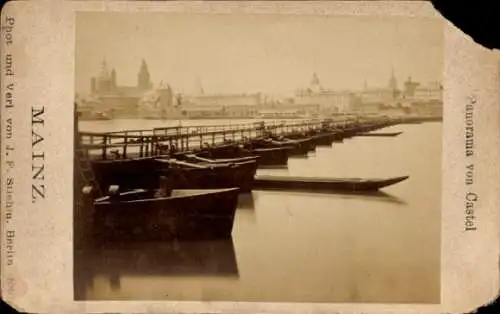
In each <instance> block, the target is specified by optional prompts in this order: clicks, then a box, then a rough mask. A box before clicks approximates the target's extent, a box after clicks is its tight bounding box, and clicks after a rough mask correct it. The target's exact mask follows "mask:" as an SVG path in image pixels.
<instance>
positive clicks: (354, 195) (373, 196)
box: [266, 189, 408, 206]
mask: <svg viewBox="0 0 500 314" xmlns="http://www.w3.org/2000/svg"><path fill="white" fill-rule="evenodd" d="M266 193H269V194H276V195H279V194H281V195H283V196H285V197H288V196H291V197H294V196H297V197H304V196H308V195H309V196H314V197H330V198H340V199H356V200H363V201H378V202H388V203H393V204H398V205H403V206H406V205H408V203H407V202H406V201H405V200H403V199H401V198H399V197H397V196H394V195H391V194H388V193H386V192H382V191H376V192H345V191H342V192H335V191H321V190H306V189H304V190H295V191H293V192H291V191H272V190H266Z"/></svg>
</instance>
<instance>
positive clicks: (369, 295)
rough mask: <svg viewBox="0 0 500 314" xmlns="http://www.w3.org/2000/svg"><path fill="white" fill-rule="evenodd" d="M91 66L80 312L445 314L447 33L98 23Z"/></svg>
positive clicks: (86, 93)
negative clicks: (436, 310)
mask: <svg viewBox="0 0 500 314" xmlns="http://www.w3.org/2000/svg"><path fill="white" fill-rule="evenodd" d="M74 58H75V61H74V62H75V68H74V73H75V78H74V79H75V83H74V86H75V87H74V88H75V98H74V119H75V124H74V126H75V127H74V176H73V178H74V191H73V192H74V207H73V234H74V237H73V250H74V258H73V276H74V277H73V285H74V300H75V301H112V300H133V301H138V300H139V301H140V300H145V301H149V300H157V301H231V302H234V301H245V302H317V303H386V304H388V303H392V304H396V303H399V304H402V303H403V304H440V302H441V287H442V283H441V248H442V247H441V243H442V241H441V240H442V235H441V222H442V221H441V216H442V205H441V204H442V203H441V201H442V187H441V183H442V146H443V143H442V142H443V134H442V131H443V130H442V123H443V84H442V82H443V68H444V24H443V20H442V19H439V18H432V17H429V18H426V17H408V16H383V15H359V16H355V15H351V16H348V15H334V14H329V15H328V14H324V15H320V14H301V15H299V14H280V13H279V12H276V13H269V14H257V13H255V14H253V13H243V12H236V13H232V12H228V13H218V14H208V13H206V14H205V13H203V12H196V13H189V12H141V11H134V12H125V11H123V12H113V11H104V10H103V11H101V12H97V11H94V12H93V11H88V12H85V11H79V12H76V13H75V43H74ZM465 228H469V229H471V230H474V228H476V226H475V225H474V223H473V222H471V223H470V224H469V225H466V226H465Z"/></svg>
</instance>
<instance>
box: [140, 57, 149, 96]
mask: <svg viewBox="0 0 500 314" xmlns="http://www.w3.org/2000/svg"><path fill="white" fill-rule="evenodd" d="M150 80H151V77H150V75H149V70H148V65H147V64H146V61H145V60H144V59H142V62H141V67H140V69H139V73H138V74H137V87H139V88H141V89H149V88H151V81H150Z"/></svg>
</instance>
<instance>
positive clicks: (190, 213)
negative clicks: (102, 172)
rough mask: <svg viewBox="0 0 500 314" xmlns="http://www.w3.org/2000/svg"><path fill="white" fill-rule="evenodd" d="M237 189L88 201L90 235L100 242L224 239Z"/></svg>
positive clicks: (163, 191)
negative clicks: (92, 232) (91, 229)
mask: <svg viewBox="0 0 500 314" xmlns="http://www.w3.org/2000/svg"><path fill="white" fill-rule="evenodd" d="M238 190H239V189H238V188H229V189H213V190H198V189H193V190H191V189H186V190H178V189H173V190H169V189H164V188H163V189H160V190H156V191H155V190H153V189H151V190H146V189H136V190H132V191H127V192H124V193H117V192H116V191H115V193H114V194H112V195H110V196H105V197H101V198H97V199H95V200H93V202H92V203H93V204H92V205H93V210H94V214H93V217H94V221H93V231H94V236H95V238H96V239H98V240H102V241H165V240H174V239H178V240H193V239H218V238H228V237H230V236H231V232H232V228H233V222H234V215H235V212H236V206H237V202H238Z"/></svg>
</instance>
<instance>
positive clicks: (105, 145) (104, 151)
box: [101, 135, 108, 160]
mask: <svg viewBox="0 0 500 314" xmlns="http://www.w3.org/2000/svg"><path fill="white" fill-rule="evenodd" d="M107 139H108V138H107V136H106V135H104V136H103V141H102V143H103V146H102V152H101V158H102V159H103V160H105V159H106V149H107V143H106V142H107Z"/></svg>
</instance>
